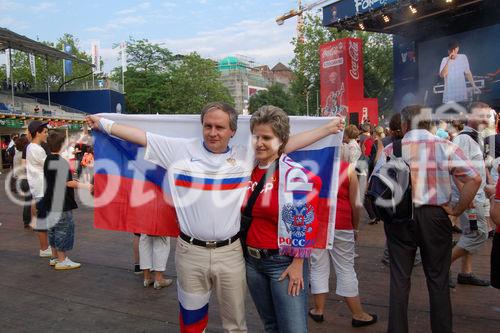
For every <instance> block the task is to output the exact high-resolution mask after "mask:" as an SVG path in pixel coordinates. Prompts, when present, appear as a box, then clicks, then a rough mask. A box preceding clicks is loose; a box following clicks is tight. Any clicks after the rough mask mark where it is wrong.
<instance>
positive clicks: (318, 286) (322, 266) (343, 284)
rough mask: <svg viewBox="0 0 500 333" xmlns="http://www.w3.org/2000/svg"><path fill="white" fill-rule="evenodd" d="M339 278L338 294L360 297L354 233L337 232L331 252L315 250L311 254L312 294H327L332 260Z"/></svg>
mask: <svg viewBox="0 0 500 333" xmlns="http://www.w3.org/2000/svg"><path fill="white" fill-rule="evenodd" d="M329 257H330V258H331V260H332V264H333V267H334V269H335V275H336V276H337V290H336V294H337V295H339V296H342V297H355V296H358V294H359V291H358V278H357V276H356V271H355V270H354V232H353V231H352V230H335V237H334V240H333V248H332V249H331V250H321V249H315V250H313V253H312V254H311V259H310V261H311V270H310V283H311V293H312V294H323V293H327V292H328V291H329V290H330V289H329V286H328V284H329V279H330V260H329Z"/></svg>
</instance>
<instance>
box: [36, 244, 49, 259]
mask: <svg viewBox="0 0 500 333" xmlns="http://www.w3.org/2000/svg"><path fill="white" fill-rule="evenodd" d="M39 255H40V258H50V257H52V249H51V248H50V246H49V247H48V248H47V249H45V250H40V251H39Z"/></svg>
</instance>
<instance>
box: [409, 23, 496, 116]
mask: <svg viewBox="0 0 500 333" xmlns="http://www.w3.org/2000/svg"><path fill="white" fill-rule="evenodd" d="M499 40H500V24H497V25H494V26H490V27H485V28H481V29H476V30H471V31H467V32H464V33H459V34H456V35H451V36H446V37H443V38H439V39H433V40H430V41H426V42H422V43H419V44H418V57H417V58H418V68H419V69H418V77H419V92H418V95H419V97H420V98H419V99H421V100H422V101H423V102H424V103H425V105H427V106H435V105H439V104H442V103H445V102H451V101H453V102H463V103H467V102H471V101H476V100H477V101H483V102H486V103H489V104H490V105H492V106H496V107H498V106H499V103H500V102H499V101H500V43H499ZM451 43H456V44H457V45H458V52H457V51H456V50H455V51H454V52H453V54H452V56H451V59H450V57H449V51H448V48H449V45H450V44H451ZM447 64H448V65H447ZM445 67H446V68H445ZM443 70H444V71H443ZM440 72H441V74H443V75H444V76H445V77H444V78H443V77H441V76H440ZM468 72H470V73H471V75H472V77H470V76H468V75H467V73H468ZM471 81H473V83H472V82H471Z"/></svg>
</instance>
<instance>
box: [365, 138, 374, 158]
mask: <svg viewBox="0 0 500 333" xmlns="http://www.w3.org/2000/svg"><path fill="white" fill-rule="evenodd" d="M363 146H364V151H363V154H364V155H365V156H370V153H371V151H372V147H373V139H372V138H371V136H369V137H367V138H366V139H365V141H364V142H363Z"/></svg>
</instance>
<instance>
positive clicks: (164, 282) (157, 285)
mask: <svg viewBox="0 0 500 333" xmlns="http://www.w3.org/2000/svg"><path fill="white" fill-rule="evenodd" d="M172 282H173V280H172V279H163V280H161V281H155V282H154V284H153V287H154V288H155V289H156V290H158V289H161V288H163V287H169V286H170V285H171V284H172Z"/></svg>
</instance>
